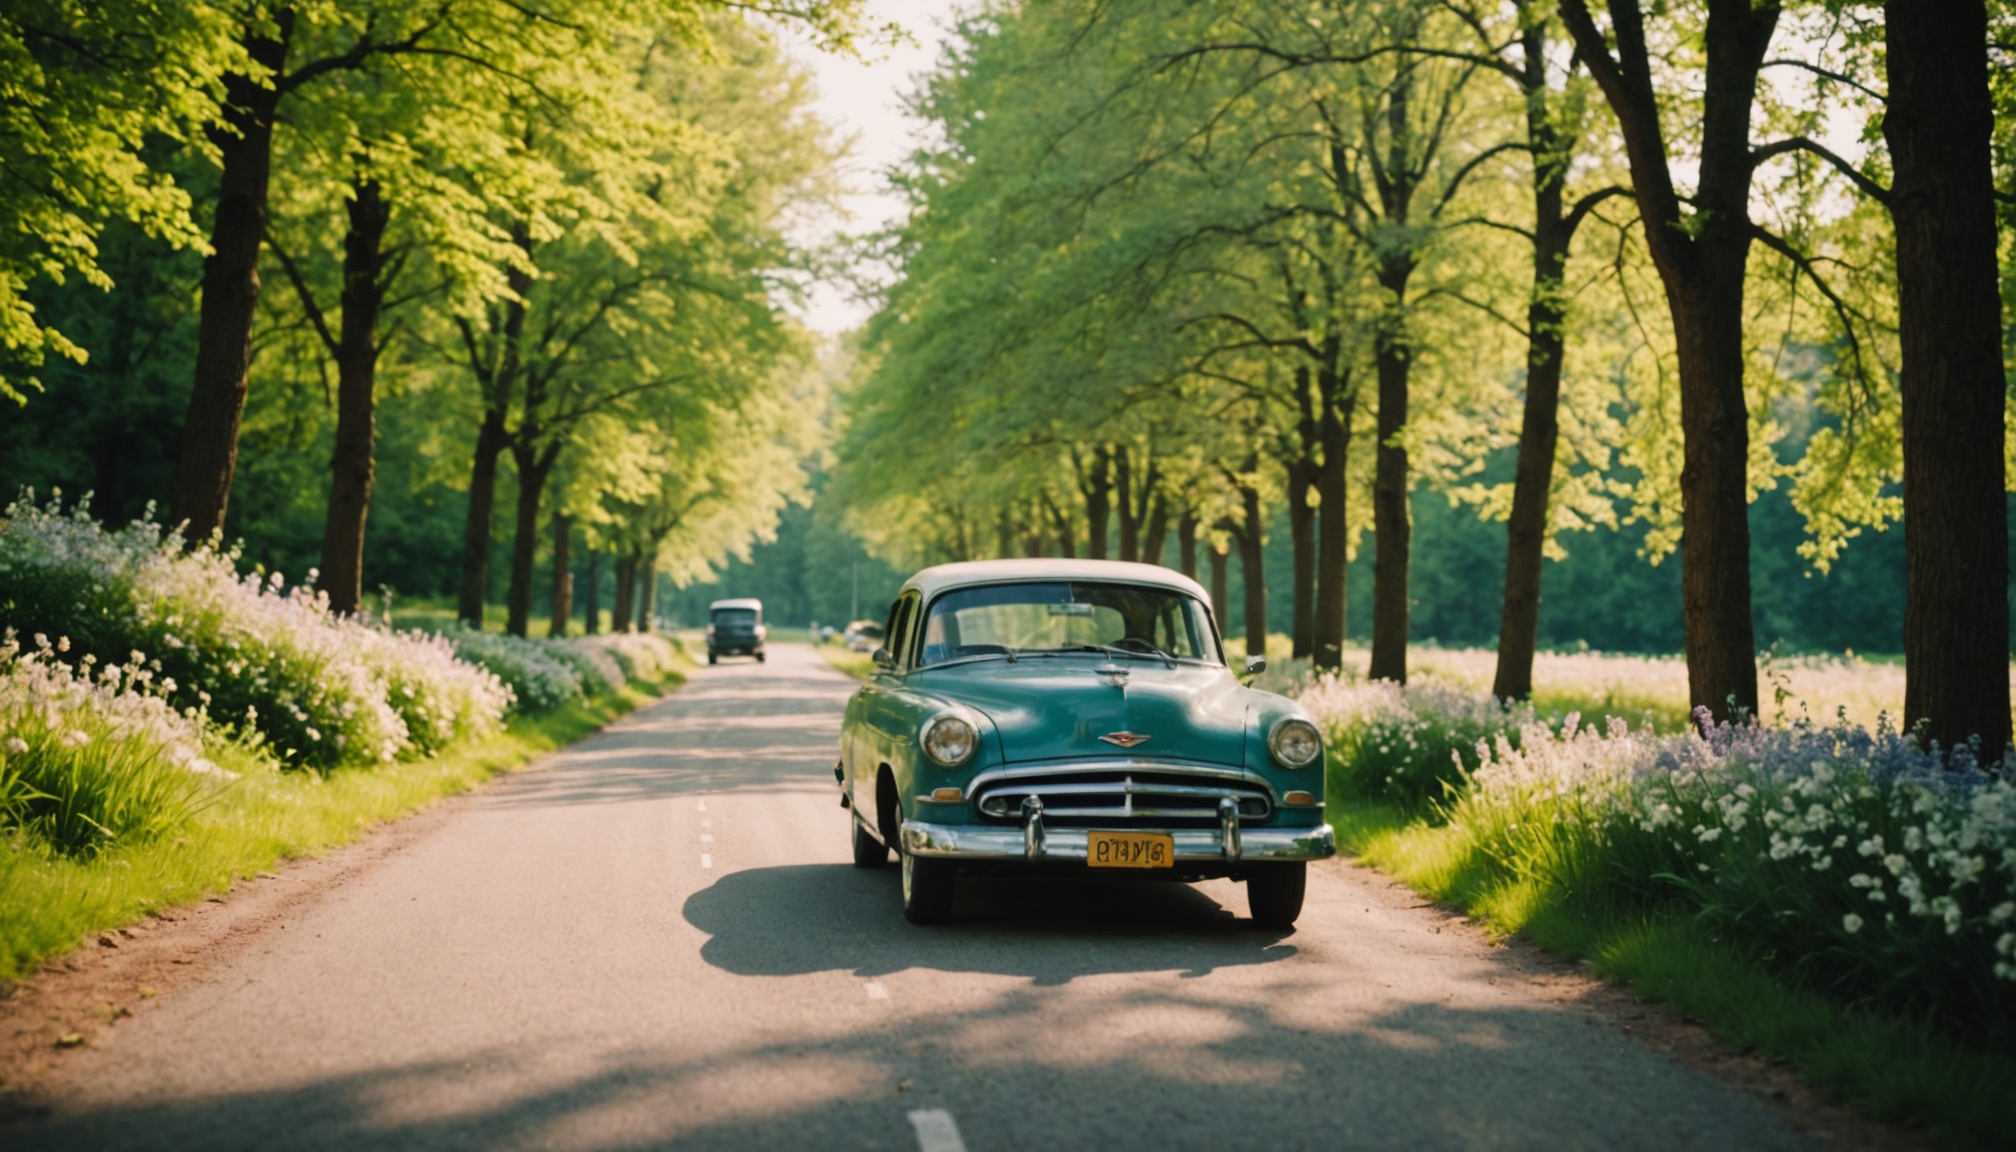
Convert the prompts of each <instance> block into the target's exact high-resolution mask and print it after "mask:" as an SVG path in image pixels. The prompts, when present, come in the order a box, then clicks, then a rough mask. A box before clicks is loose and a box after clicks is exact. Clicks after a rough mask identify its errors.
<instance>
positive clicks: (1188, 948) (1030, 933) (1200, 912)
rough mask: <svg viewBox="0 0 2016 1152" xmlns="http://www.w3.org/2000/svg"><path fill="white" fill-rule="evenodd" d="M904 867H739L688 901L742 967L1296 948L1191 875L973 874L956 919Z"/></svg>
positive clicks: (1213, 954)
mask: <svg viewBox="0 0 2016 1152" xmlns="http://www.w3.org/2000/svg"><path fill="white" fill-rule="evenodd" d="M901 904H902V893H901V880H900V877H899V875H898V873H897V870H896V869H895V868H894V867H893V866H891V867H888V868H883V869H879V870H865V869H860V868H855V867H853V866H851V865H847V864H798V865H790V866H786V867H779V868H751V869H744V870H741V871H736V872H730V873H728V874H727V875H725V876H723V877H721V879H719V880H717V881H715V882H714V883H713V884H711V885H709V886H708V887H706V888H704V889H702V890H700V891H699V892H696V893H694V894H693V895H692V896H691V897H689V898H688V899H687V901H686V904H685V908H684V910H683V911H684V913H685V916H686V920H687V922H688V923H690V924H692V925H693V926H694V927H696V928H698V929H700V930H701V931H702V932H705V933H707V934H708V937H709V939H708V941H707V943H706V944H705V945H703V946H702V947H701V949H700V956H701V958H702V959H704V960H706V961H707V962H708V963H709V964H712V965H714V966H715V967H717V968H720V969H723V970H724V971H728V972H733V973H735V974H737V975H741V976H792V975H802V974H805V973H811V972H827V971H845V972H851V973H853V974H855V975H857V976H863V977H870V976H879V975H886V974H889V973H893V972H900V971H904V970H906V969H912V968H926V969H937V970H940V971H946V972H986V973H993V974H998V975H1010V976H1024V977H1028V978H1029V979H1031V980H1033V981H1034V982H1035V983H1036V984H1037V985H1039V986H1050V985H1061V984H1067V983H1069V982H1070V981H1072V980H1073V979H1075V978H1077V977H1079V976H1090V975H1096V974H1102V973H1110V972H1157V971H1173V972H1176V973H1180V974H1181V975H1182V976H1184V977H1196V976H1203V975H1207V974H1209V973H1211V972H1213V971H1216V970H1217V969H1220V968H1230V967H1238V966H1243V965H1251V964H1269V963H1274V962H1276V961H1281V960H1286V959H1288V958H1289V957H1292V956H1294V955H1295V953H1296V949H1295V946H1294V945H1292V944H1289V943H1287V942H1286V939H1285V938H1286V937H1287V935H1288V933H1286V932H1280V931H1270V930H1266V929H1261V928H1257V927H1255V926H1254V925H1253V923H1252V922H1251V921H1249V920H1245V919H1243V918H1240V917H1236V916H1234V914H1233V913H1232V912H1231V911H1229V910H1228V909H1226V908H1225V907H1223V906H1222V905H1220V904H1219V903H1218V902H1217V901H1216V900H1213V899H1212V898H1211V897H1210V896H1208V895H1206V894H1205V893H1203V892H1201V891H1199V890H1198V889H1196V888H1193V887H1191V886H1190V885H1188V884H1178V883H1173V882H1164V881H1151V880H1128V879H1105V878H1092V877H1087V876H1085V875H1084V873H1083V872H1082V871H1080V872H1077V873H1075V874H1073V875H1070V876H1068V877H1067V876H1055V875H1041V874H1038V875H1031V876H987V875H967V876H961V877H960V878H959V897H958V901H957V903H956V904H955V905H954V912H953V915H954V919H953V921H952V922H951V923H949V924H943V925H938V926H935V927H930V928H923V927H919V926H917V925H914V924H910V923H908V922H906V921H905V920H904V919H903V915H902V911H901Z"/></svg>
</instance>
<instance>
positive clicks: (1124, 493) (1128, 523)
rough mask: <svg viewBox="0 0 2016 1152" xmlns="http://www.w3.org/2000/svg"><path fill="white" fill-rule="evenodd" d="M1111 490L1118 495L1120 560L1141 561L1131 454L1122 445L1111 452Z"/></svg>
mask: <svg viewBox="0 0 2016 1152" xmlns="http://www.w3.org/2000/svg"><path fill="white" fill-rule="evenodd" d="M1113 489H1114V491H1116V492H1118V493H1119V494H1120V559H1122V560H1125V561H1127V562H1128V563H1130V564H1131V563H1133V562H1135V561H1137V560H1139V559H1141V517H1140V514H1139V511H1140V510H1139V508H1138V507H1137V506H1136V505H1135V503H1134V461H1133V453H1131V452H1129V451H1128V450H1127V446H1126V445H1125V444H1122V445H1121V446H1120V447H1118V448H1115V449H1114V450H1113Z"/></svg>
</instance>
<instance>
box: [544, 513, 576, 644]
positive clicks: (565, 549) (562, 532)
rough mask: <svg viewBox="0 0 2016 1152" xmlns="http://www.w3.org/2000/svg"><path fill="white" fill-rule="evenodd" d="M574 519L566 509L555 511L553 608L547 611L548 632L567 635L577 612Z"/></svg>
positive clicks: (548, 633)
mask: <svg viewBox="0 0 2016 1152" xmlns="http://www.w3.org/2000/svg"><path fill="white" fill-rule="evenodd" d="M573 535H574V522H573V521H572V520H570V519H568V517H567V514H566V513H564V512H555V513H554V514H553V611H552V612H550V613H548V615H547V620H548V623H547V626H546V634H547V635H548V636H565V635H567V618H568V617H570V616H572V615H573V614H574V569H573V567H572V565H573V562H574V560H573V543H574V541H573Z"/></svg>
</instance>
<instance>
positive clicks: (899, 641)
mask: <svg viewBox="0 0 2016 1152" xmlns="http://www.w3.org/2000/svg"><path fill="white" fill-rule="evenodd" d="M916 602H917V598H916V597H914V596H904V597H901V598H899V599H898V600H897V601H896V603H894V604H891V605H890V606H889V626H888V628H886V629H885V630H884V631H883V633H882V646H883V647H884V648H886V649H887V650H888V652H889V656H890V659H891V660H893V661H894V662H895V665H896V670H897V671H899V672H900V671H902V669H903V649H904V648H905V647H906V646H907V645H908V643H909V640H910V612H911V609H912V607H913V606H914V605H915V604H916Z"/></svg>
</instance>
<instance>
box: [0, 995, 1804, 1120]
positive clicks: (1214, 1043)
mask: <svg viewBox="0 0 2016 1152" xmlns="http://www.w3.org/2000/svg"><path fill="white" fill-rule="evenodd" d="M1206 987H1207V986H1206V985H1203V984H1195V983H1192V984H1173V983H1163V984H1157V985H1150V986H1140V985H1137V986H1135V987H1133V988H1132V989H1130V990H1128V991H1125V992H1120V993H1115V994H1108V995H1092V994H1087V993H1074V992H1072V991H1069V990H1065V989H1034V988H1023V989H1021V990H1019V991H1009V992H1005V993H1002V994H1000V995H997V996H994V997H991V998H990V999H988V1000H987V1001H985V1002H983V1003H980V1004H972V1005H968V1006H967V1007H965V1008H963V1009H961V1010H958V1011H953V1012H939V1013H912V1014H908V1015H904V1016H902V1017H893V1016H887V1015H884V1016H881V1017H879V1018H876V1017H875V1016H874V1014H873V1013H871V1012H869V1011H867V1010H866V1008H865V1006H864V1005H861V1004H859V1003H857V1002H849V1003H848V1004H846V1005H836V1006H834V1008H833V1009H832V1011H833V1014H834V1016H835V1023H840V1022H841V1021H852V1023H850V1024H848V1025H847V1026H843V1027H838V1028H833V1027H828V1028H825V1029H821V1030H818V1031H817V1032H816V1033H808V1034H806V1035H803V1036H797V1037H793V1038H790V1039H777V1038H774V1037H769V1038H765V1037H763V1036H761V1035H759V1034H754V1033H752V1034H750V1035H748V1036H741V1035H734V1034H730V1035H723V1036H715V1037H712V1038H710V1039H711V1042H703V1043H697V1044H690V1045H681V1044H674V1043H669V1042H667V1043H660V1044H655V1045H649V1046H646V1047H642V1048H640V1047H634V1046H629V1047H626V1046H624V1045H622V1044H620V1043H614V1042H603V1043H600V1044H598V1043H596V1042H595V1041H594V1039H593V1038H582V1037H566V1038H557V1039H555V1040H554V1041H553V1042H552V1043H550V1044H545V1045H542V1044H538V1043H534V1044H529V1045H528V1044H525V1043H522V1042H520V1043H511V1044H498V1045H496V1046H493V1047H488V1048H481V1049H467V1050H459V1051H456V1052H455V1053H454V1054H453V1055H452V1056H448V1057H434V1058H408V1059H403V1060H402V1059H383V1060H378V1061H375V1062H372V1063H370V1064H369V1065H368V1066H367V1067H363V1068H356V1067H354V1066H353V1067H350V1068H348V1069H345V1070H342V1071H329V1072H324V1073H322V1074H319V1075H315V1076H311V1077H309V1078H307V1079H306V1080H304V1081H298V1082H291V1083H283V1084H276V1085H272V1086H270V1087H260V1088H248V1089H228V1088H220V1089H217V1090H213V1091H198V1092H194V1093H188V1094H183V1095H179V1096H175V1097H171V1098H167V1099H158V1098H157V1099H136V1100H132V1101H128V1102H121V1103H119V1104H116V1105H112V1106H105V1107H98V1108H95V1109H92V1110H90V1111H88V1112H87V1111H78V1112H70V1113H58V1114H56V1115H54V1116H52V1117H50V1118H49V1119H48V1120H46V1121H45V1122H43V1123H39V1124H32V1125H25V1126H20V1125H17V1126H12V1127H0V1142H4V1143H5V1144H6V1146H7V1147H8V1148H9V1149H10V1152H11V1150H15V1149H19V1150H22V1152H26V1150H29V1149H37V1150H39V1149H73V1148H75V1149H85V1148H88V1149H94V1150H99V1152H115V1150H121V1149H150V1150H151V1149H192V1150H193V1149H202V1150H204V1152H213V1150H214V1152H227V1150H235V1149H262V1150H263V1149H279V1148H344V1149H348V1148H358V1149H372V1150H374V1152H376V1150H381V1149H384V1150H394V1149H396V1150H404V1149H428V1150H430V1152H459V1150H461V1149H498V1148H513V1149H515V1148H558V1149H580V1150H583V1152H591V1150H593V1152H607V1150H617V1149H636V1150H644V1149H673V1148H677V1149H787V1148H788V1149H797V1148H819V1149H832V1148H854V1149H884V1150H892V1149H911V1148H915V1147H916V1141H915V1137H914V1135H913V1134H912V1133H911V1131H910V1128H909V1124H908V1122H907V1120H906V1115H907V1113H908V1112H909V1111H910V1110H912V1109H916V1108H947V1109H949V1110H951V1111H953V1112H954V1113H955V1114H956V1116H957V1120H958V1123H959V1125H960V1127H961V1129H962V1130H963V1133H964V1135H965V1139H966V1144H967V1146H968V1147H970V1148H973V1149H975V1152H985V1150H987V1149H997V1148H1026V1147H1057V1148H1081V1147H1092V1148H1101V1149H1117V1150H1125V1152H1137V1150H1139V1152H1148V1150H1153V1152H1181V1150H1185V1149H1199V1150H1210V1152H1217V1150H1219V1149H1223V1148H1269V1149H1277V1148H1278V1149H1303V1148H1307V1149H1317V1148H1326V1149H1327V1148H1451V1149H1461V1148H1476V1147H1485V1146H1488V1147H1508V1148H1541V1147H1546V1148H1591V1149H1596V1148H1602V1149H1610V1148H1628V1149H1667V1148H1674V1149H1678V1148H1713V1147H1744V1148H1767V1149H1793V1148H1802V1147H1805V1146H1806V1144H1805V1142H1804V1141H1803V1140H1801V1139H1799V1138H1798V1137H1797V1136H1795V1135H1794V1134H1793V1133H1791V1132H1789V1131H1787V1130H1786V1129H1785V1128H1783V1127H1782V1126H1780V1125H1779V1124H1778V1123H1777V1122H1776V1121H1775V1120H1774V1119H1773V1118H1772V1116H1771V1115H1770V1114H1769V1112H1768V1111H1767V1110H1766V1109H1765V1108H1764V1107H1762V1106H1761V1105H1760V1104H1759V1103H1758V1102H1757V1101H1755V1100H1752V1099H1749V1098H1747V1097H1744V1096H1743V1095H1741V1094H1739V1093H1736V1092H1733V1091H1730V1090H1728V1089H1726V1088H1723V1087H1721V1086H1719V1085H1717V1084H1715V1083H1714V1082H1712V1081H1711V1080H1709V1079H1708V1078H1706V1077H1704V1076H1700V1075H1697V1074H1694V1073H1689V1072H1686V1071H1685V1070H1682V1069H1679V1068H1677V1067H1675V1066H1673V1065H1672V1064H1671V1063H1670V1062H1668V1061H1666V1060H1665V1059H1664V1058H1663V1057H1661V1056H1659V1055H1657V1054H1656V1053H1653V1052H1651V1051H1649V1050H1647V1049H1645V1048H1642V1047H1640V1046H1637V1045H1635V1044H1633V1043H1631V1042H1630V1041H1628V1040H1624V1039H1622V1038H1620V1037H1618V1036H1616V1035H1615V1034H1612V1033H1609V1032H1608V1031H1607V1030H1602V1029H1596V1028H1592V1027H1591V1022H1590V1021H1589V1020H1587V1019H1586V1018H1582V1017H1579V1016H1578V1015H1577V1014H1574V1013H1568V1012H1562V1011H1558V1010H1553V1009H1546V1008H1536V1007H1533V1006H1523V1005H1500V1006H1493V1007H1483V1006H1470V1007H1451V1006H1448V1005H1443V1004H1432V1003H1413V1004H1404V1005H1398V1006H1392V1007H1389V1008H1388V1009H1386V1010H1383V1011H1379V1010H1374V1011H1369V1012H1363V1013H1356V1014H1354V1013H1349V1012H1346V1013H1339V1012H1336V1011H1334V1010H1330V1009H1333V1008H1334V1005H1312V1004H1311V1003H1310V1002H1309V1001H1308V1000H1307V999H1306V997H1304V996H1296V995H1293V994H1292V993H1294V992H1295V991H1297V990H1298V988H1297V983H1296V982H1295V981H1292V980H1288V981H1281V980H1276V981H1271V982H1268V984H1267V986H1263V987H1259V988H1253V989H1246V990H1244V994H1243V995H1242V994H1228V993H1227V992H1226V991H1225V990H1222V989H1221V990H1219V991H1217V992H1215V993H1214V992H1211V991H1208V990H1205V989H1206ZM554 1047H560V1048H565V1049H567V1051H566V1052H565V1053H564V1054H563V1055H556V1054H555V1053H554V1052H553V1051H552V1050H551V1049H552V1048H554Z"/></svg>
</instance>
